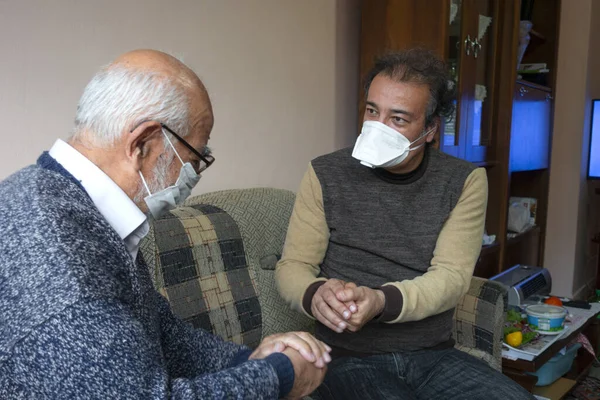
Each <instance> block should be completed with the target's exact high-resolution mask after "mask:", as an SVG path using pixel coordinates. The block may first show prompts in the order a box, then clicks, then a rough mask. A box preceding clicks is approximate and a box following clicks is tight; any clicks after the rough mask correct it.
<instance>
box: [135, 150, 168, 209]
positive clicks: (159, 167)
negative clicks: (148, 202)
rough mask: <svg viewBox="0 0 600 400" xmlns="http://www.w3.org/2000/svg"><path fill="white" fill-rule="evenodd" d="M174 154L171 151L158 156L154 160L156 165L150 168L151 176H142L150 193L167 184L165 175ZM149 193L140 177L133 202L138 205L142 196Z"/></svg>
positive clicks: (141, 201) (141, 202)
mask: <svg viewBox="0 0 600 400" xmlns="http://www.w3.org/2000/svg"><path fill="white" fill-rule="evenodd" d="M174 156H175V154H174V153H173V152H172V151H171V152H169V153H167V154H164V156H163V157H159V158H158V161H157V162H156V166H155V167H154V169H153V170H152V176H150V177H144V179H146V184H147V185H148V189H150V192H151V193H156V192H160V191H161V190H163V189H165V188H166V187H167V186H169V185H167V175H168V172H169V166H170V165H171V163H172V161H173V158H174ZM149 195H150V193H148V191H147V190H146V187H145V186H144V184H143V183H142V179H141V178H140V182H139V184H138V190H137V193H136V195H135V197H134V198H133V201H134V203H135V204H138V205H140V204H143V201H144V198H145V197H146V196H149ZM147 214H149V213H147Z"/></svg>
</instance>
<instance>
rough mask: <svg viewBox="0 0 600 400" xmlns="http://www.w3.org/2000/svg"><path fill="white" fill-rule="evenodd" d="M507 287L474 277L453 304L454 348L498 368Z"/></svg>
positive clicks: (499, 366) (500, 358)
mask: <svg viewBox="0 0 600 400" xmlns="http://www.w3.org/2000/svg"><path fill="white" fill-rule="evenodd" d="M505 296H506V289H505V287H504V286H503V285H501V284H499V283H498V282H494V281H489V280H487V279H482V278H476V277H473V278H472V280H471V286H470V288H469V291H468V292H467V294H465V295H464V296H463V298H462V299H461V301H460V302H459V303H458V305H457V306H456V310H455V313H454V332H453V333H454V339H455V340H456V348H458V349H459V350H462V351H465V352H467V353H469V354H471V355H473V356H475V357H477V358H480V359H482V360H484V361H485V362H487V363H488V364H489V365H490V366H491V367H492V368H494V369H496V370H498V371H500V370H501V368H502V367H501V365H502V327H503V324H504V310H505V300H504V299H505Z"/></svg>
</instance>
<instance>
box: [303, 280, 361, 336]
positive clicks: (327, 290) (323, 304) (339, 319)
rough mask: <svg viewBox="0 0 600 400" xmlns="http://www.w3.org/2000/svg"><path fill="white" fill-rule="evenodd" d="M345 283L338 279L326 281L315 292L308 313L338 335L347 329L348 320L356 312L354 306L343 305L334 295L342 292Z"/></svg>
mask: <svg viewBox="0 0 600 400" xmlns="http://www.w3.org/2000/svg"><path fill="white" fill-rule="evenodd" d="M344 285H345V282H344V281H341V280H339V279H328V280H327V281H326V282H325V283H324V284H323V285H321V286H320V287H319V289H317V291H316V292H315V294H314V296H313V298H312V302H311V305H310V311H311V313H312V315H313V317H315V318H316V319H317V320H319V322H321V323H322V324H323V325H325V326H326V327H328V328H329V329H331V330H334V331H336V332H338V333H341V332H343V331H344V330H345V329H346V328H347V327H348V322H347V321H348V320H349V319H350V317H351V316H352V314H353V313H355V312H356V311H358V309H357V307H356V304H355V303H354V302H353V301H351V302H347V303H343V302H341V301H339V300H338V299H337V297H336V295H337V294H338V293H340V292H343V291H344V288H345V287H344Z"/></svg>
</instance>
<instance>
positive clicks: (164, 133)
mask: <svg viewBox="0 0 600 400" xmlns="http://www.w3.org/2000/svg"><path fill="white" fill-rule="evenodd" d="M162 133H163V135H165V139H167V142H169V144H170V145H171V148H172V149H173V151H174V152H175V155H176V156H177V158H179V161H181V165H183V160H182V159H181V157H179V153H177V150H175V146H173V143H171V139H169V135H167V133H166V132H165V130H164V129H163V130H162Z"/></svg>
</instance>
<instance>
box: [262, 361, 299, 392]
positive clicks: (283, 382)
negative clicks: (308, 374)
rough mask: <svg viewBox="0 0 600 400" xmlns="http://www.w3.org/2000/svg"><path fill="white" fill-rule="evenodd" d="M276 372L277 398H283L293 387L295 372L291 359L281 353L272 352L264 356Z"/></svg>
mask: <svg viewBox="0 0 600 400" xmlns="http://www.w3.org/2000/svg"><path fill="white" fill-rule="evenodd" d="M265 361H266V362H268V363H269V364H271V366H273V368H274V369H275V372H276V373H277V378H278V379H279V398H283V397H285V396H287V395H288V393H289V392H290V391H291V390H292V388H293V387H294V380H295V373H294V365H293V364H292V360H290V358H289V357H288V356H286V355H285V354H283V353H273V354H271V355H269V356H268V357H267V358H265Z"/></svg>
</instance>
